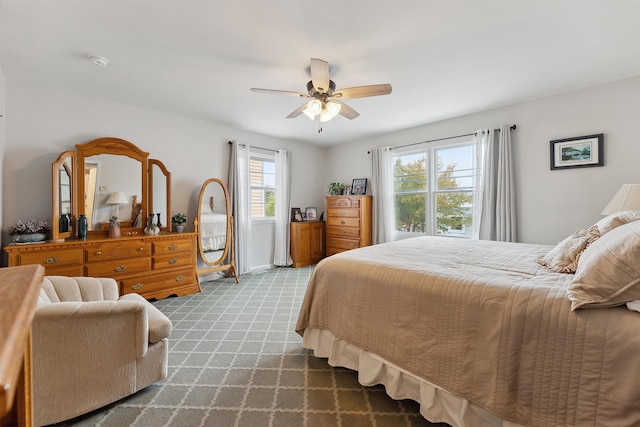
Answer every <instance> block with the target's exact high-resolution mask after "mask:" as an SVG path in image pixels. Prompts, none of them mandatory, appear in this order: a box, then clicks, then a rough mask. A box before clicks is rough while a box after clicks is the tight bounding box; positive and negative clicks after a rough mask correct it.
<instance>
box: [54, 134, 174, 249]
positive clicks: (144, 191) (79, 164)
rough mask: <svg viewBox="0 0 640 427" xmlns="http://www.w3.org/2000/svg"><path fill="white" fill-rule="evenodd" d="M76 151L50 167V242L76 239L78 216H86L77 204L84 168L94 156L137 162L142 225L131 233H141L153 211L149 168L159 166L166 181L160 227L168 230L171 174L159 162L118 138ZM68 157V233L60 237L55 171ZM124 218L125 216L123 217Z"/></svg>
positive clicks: (81, 193) (81, 197)
mask: <svg viewBox="0 0 640 427" xmlns="http://www.w3.org/2000/svg"><path fill="white" fill-rule="evenodd" d="M76 149H77V151H65V152H63V153H62V154H60V156H59V157H58V159H57V160H56V161H55V162H54V163H53V164H52V180H51V182H52V189H51V196H52V200H51V212H52V224H51V239H52V240H60V239H64V238H74V237H76V235H77V227H76V223H77V220H78V216H79V215H80V214H84V213H85V206H84V203H80V201H82V200H84V197H85V194H84V185H85V183H84V164H85V158H87V157H90V156H97V155H101V154H112V155H120V156H127V157H129V158H131V159H134V160H137V161H139V162H140V177H141V183H142V187H141V188H140V192H141V194H140V196H141V197H142V200H138V203H139V205H140V209H141V219H142V221H141V224H139V226H138V227H135V228H130V229H129V230H130V231H133V232H138V233H142V231H143V229H144V227H145V226H146V221H147V218H148V216H149V212H150V210H151V209H153V204H152V197H153V196H152V193H153V191H152V189H151V188H150V185H151V182H152V178H150V176H151V174H152V170H151V165H157V166H159V168H160V170H161V172H162V173H163V174H164V176H165V177H166V179H167V194H166V201H167V206H166V209H167V218H168V221H167V222H168V224H163V227H162V230H169V226H170V224H169V221H170V218H171V217H170V215H171V214H170V212H171V211H170V208H171V173H170V172H169V171H168V170H167V168H166V167H165V166H164V164H163V163H162V162H161V161H160V160H155V159H149V158H148V157H149V153H148V152H146V151H142V150H141V149H140V148H138V147H137V146H136V145H134V144H133V143H131V142H129V141H126V140H124V139H120V138H110V137H109V138H98V139H94V140H92V141H89V142H87V143H85V144H76ZM69 157H71V159H72V161H73V162H75V164H74V165H73V166H72V168H71V169H72V177H71V179H72V183H71V215H72V218H71V227H70V231H69V232H66V233H61V232H60V231H59V228H58V220H59V215H60V208H59V206H60V196H61V195H60V190H59V176H57V171H58V170H59V168H60V167H61V165H62V163H63V162H64V159H68V158H69ZM123 217H124V215H123ZM107 234H108V230H90V231H89V235H107Z"/></svg>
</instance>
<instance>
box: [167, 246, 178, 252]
mask: <svg viewBox="0 0 640 427" xmlns="http://www.w3.org/2000/svg"><path fill="white" fill-rule="evenodd" d="M176 249H178V245H171V246H169V250H170V251H175V250H176Z"/></svg>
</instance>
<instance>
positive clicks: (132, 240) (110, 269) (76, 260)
mask: <svg viewBox="0 0 640 427" xmlns="http://www.w3.org/2000/svg"><path fill="white" fill-rule="evenodd" d="M196 244H197V234H196V233H169V232H163V233H160V234H158V235H154V236H151V235H146V234H138V235H135V236H123V237H118V238H108V237H104V236H89V238H88V239H87V240H77V239H69V240H66V241H62V242H47V243H40V244H15V243H12V244H10V245H8V246H7V247H6V248H5V250H6V251H7V253H8V254H9V266H18V265H28V264H40V265H43V266H44V267H45V274H46V275H48V276H56V275H57V276H87V277H112V278H114V279H116V281H117V282H118V284H119V287H120V294H121V295H123V294H127V293H133V292H135V293H138V294H140V295H142V296H143V297H145V298H147V299H150V298H165V297H168V296H170V295H177V296H183V295H189V294H193V293H195V292H200V291H202V288H201V287H200V283H199V281H198V275H197V273H196Z"/></svg>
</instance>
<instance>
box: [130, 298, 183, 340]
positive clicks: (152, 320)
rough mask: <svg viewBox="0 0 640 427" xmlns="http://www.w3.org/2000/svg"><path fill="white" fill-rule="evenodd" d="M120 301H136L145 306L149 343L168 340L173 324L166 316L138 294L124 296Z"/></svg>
mask: <svg viewBox="0 0 640 427" xmlns="http://www.w3.org/2000/svg"><path fill="white" fill-rule="evenodd" d="M120 301H137V302H139V303H141V304H146V306H147V318H148V319H149V342H150V343H156V342H158V341H161V340H163V339H165V338H169V335H171V330H172V329H173V324H172V323H171V320H169V318H168V317H167V316H165V315H164V314H163V313H162V312H161V311H160V310H158V309H157V308H156V307H154V306H153V304H151V303H150V302H149V301H147V300H146V299H144V298H143V297H142V296H140V295H138V294H126V295H123V296H121V297H120Z"/></svg>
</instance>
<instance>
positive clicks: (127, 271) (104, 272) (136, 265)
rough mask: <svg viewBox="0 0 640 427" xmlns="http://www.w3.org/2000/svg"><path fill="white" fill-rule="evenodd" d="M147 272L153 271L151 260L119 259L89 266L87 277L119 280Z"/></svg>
mask: <svg viewBox="0 0 640 427" xmlns="http://www.w3.org/2000/svg"><path fill="white" fill-rule="evenodd" d="M147 271H151V258H131V259H117V260H113V261H106V262H96V263H93V264H87V276H89V277H113V278H118V277H122V276H126V275H131V274H132V273H144V272H147Z"/></svg>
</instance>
